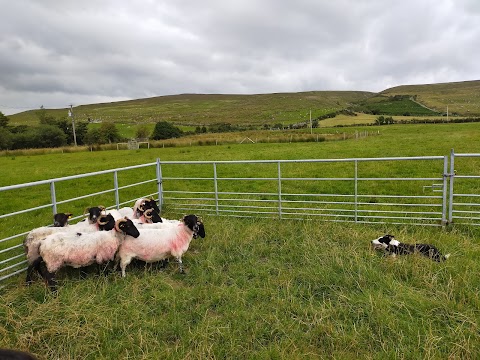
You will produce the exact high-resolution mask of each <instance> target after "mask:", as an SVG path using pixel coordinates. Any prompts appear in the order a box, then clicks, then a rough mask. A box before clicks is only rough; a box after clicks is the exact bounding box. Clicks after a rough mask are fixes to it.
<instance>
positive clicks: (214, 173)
mask: <svg viewBox="0 0 480 360" xmlns="http://www.w3.org/2000/svg"><path fill="white" fill-rule="evenodd" d="M213 186H214V188H215V212H216V214H217V215H218V183H217V163H215V162H214V163H213Z"/></svg>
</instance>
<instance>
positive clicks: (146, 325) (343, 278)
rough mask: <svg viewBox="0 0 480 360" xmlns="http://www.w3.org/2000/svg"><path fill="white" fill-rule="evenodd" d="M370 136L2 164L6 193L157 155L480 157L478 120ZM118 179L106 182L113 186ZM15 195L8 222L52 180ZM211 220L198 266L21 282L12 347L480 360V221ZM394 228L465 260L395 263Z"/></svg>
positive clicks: (5, 303) (94, 353) (7, 330)
mask: <svg viewBox="0 0 480 360" xmlns="http://www.w3.org/2000/svg"><path fill="white" fill-rule="evenodd" d="M360 130H364V128H363V127H360V128H355V127H352V128H345V129H340V130H339V129H334V128H330V129H321V130H320V129H318V131H322V132H323V133H332V134H335V133H336V132H337V131H347V132H355V131H360ZM368 130H370V131H373V132H377V135H376V136H368V137H363V138H358V139H356V140H355V139H348V140H345V141H343V140H339V141H324V142H299V143H256V144H252V143H244V144H228V145H216V146H215V145H213V146H189V145H186V146H177V147H168V148H167V147H166V148H154V149H150V150H147V149H140V150H122V151H94V152H64V153H54V154H46V155H35V152H30V153H29V152H28V151H26V152H25V153H24V155H8V154H6V155H5V156H0V167H1V169H2V172H3V173H4V174H8V176H2V177H0V186H5V185H11V184H16V183H22V182H28V181H35V180H42V179H49V178H56V177H61V176H67V175H73V174H78V173H84V172H91V171H98V170H104V169H112V168H117V167H123V166H128V165H135V164H141V163H147V162H154V161H155V159H156V158H157V157H159V158H161V159H162V160H240V159H305V158H331V159H334V158H352V157H386V156H420V155H448V154H449V152H450V150H451V149H452V148H454V149H455V151H456V152H458V153H461V152H473V153H480V142H479V141H478V139H479V138H480V128H479V127H478V125H477V124H428V125H427V124H412V125H390V126H383V127H369V128H368ZM52 164H53V165H55V166H52ZM463 169H467V170H468V171H469V173H472V172H473V173H475V172H479V169H480V166H478V164H476V163H473V162H467V163H465V164H462V163H460V162H459V163H458V170H459V171H460V172H461V171H462V170H463ZM331 171H336V169H332V170H331ZM418 171H422V169H418ZM109 181H111V180H109V179H106V178H105V179H103V178H102V179H100V182H101V183H99V185H102V186H103V185H104V184H105V183H108V182H109ZM93 185H95V184H93ZM80 191H81V187H80V184H76V183H72V186H71V187H70V188H69V189H66V190H64V194H63V195H62V196H66V197H68V196H75V194H77V193H78V192H80ZM45 194H46V196H45ZM3 195H4V194H2V204H0V209H1V210H0V213H1V214H4V213H6V212H8V211H11V210H12V209H19V208H25V207H29V206H30V205H31V204H32V203H35V202H37V203H38V202H41V201H46V202H48V201H49V198H48V197H49V195H48V186H46V188H45V189H44V191H39V192H38V193H37V194H35V195H33V196H28V195H26V194H23V193H21V192H17V193H15V194H13V195H9V196H8V197H5V196H3ZM44 198H45V199H44ZM99 201H100V200H99ZM105 205H109V204H105ZM164 215H165V216H167V217H174V216H177V215H178V214H171V213H168V212H166V213H165V214H164ZM199 215H202V214H199ZM26 220H29V219H26ZM203 220H204V223H205V227H206V233H207V236H206V238H205V239H203V240H200V239H199V240H194V241H193V242H192V246H191V249H190V250H189V251H188V252H187V254H186V256H185V258H184V264H185V267H186V269H187V274H186V275H180V274H178V272H177V266H176V264H175V263H173V262H171V263H170V264H169V266H167V267H166V268H165V269H160V268H158V267H157V266H147V267H144V266H143V265H139V264H138V265H137V266H129V267H128V268H127V277H126V278H125V279H122V278H121V277H120V276H119V274H117V273H114V272H109V271H106V272H105V273H104V274H100V275H98V274H96V272H95V269H87V271H86V273H82V272H80V271H78V270H73V269H70V270H65V271H62V272H61V274H59V279H60V290H59V294H58V296H57V297H53V296H52V295H50V294H49V293H48V291H47V290H46V289H45V286H44V285H43V283H42V282H41V281H40V280H38V281H37V282H35V284H34V285H33V286H31V287H29V288H26V287H24V286H23V275H21V276H19V277H18V278H14V279H12V281H11V282H10V283H9V285H8V286H7V287H6V288H5V289H2V290H0V291H1V293H0V347H9V348H17V349H23V350H29V351H31V352H33V353H35V354H36V355H37V356H38V357H39V358H40V359H57V358H58V359H118V358H122V359H158V358H169V359H205V358H212V359H214V358H227V359H305V358H335V359H359V358H362V359H363V358H364V359H420V358H422V359H446V358H450V359H476V358H478V356H479V355H480V353H479V350H478V346H479V344H480V330H479V319H480V316H479V315H480V301H479V297H478V293H479V291H480V281H479V279H478V276H477V274H478V272H479V270H480V265H479V262H478V256H479V255H480V246H479V244H478V241H477V239H478V236H479V235H480V229H478V228H476V227H462V226H455V227H452V228H449V229H446V230H443V229H441V228H426V227H419V226H406V225H404V226H402V225H360V224H348V223H342V224H340V223H338V224H337V223H325V222H317V221H312V220H308V219H306V220H303V221H295V220H283V221H279V220H271V219H270V220H266V219H234V218H218V217H213V216H204V219H203ZM35 221H37V222H40V221H45V219H43V220H42V217H40V216H39V217H38V218H37V219H35ZM30 224H33V223H30ZM39 224H40V223H39ZM9 231H11V229H10V226H8V227H6V226H2V227H0V238H1V237H4V236H6V234H7V233H8V232H9ZM386 232H389V233H392V234H394V235H396V237H397V238H398V239H400V240H403V241H405V242H425V243H431V244H434V245H437V246H438V247H439V248H440V249H441V251H443V252H444V253H451V254H452V256H451V258H450V259H449V260H448V261H447V262H445V263H435V262H432V261H430V260H429V259H426V258H422V257H419V256H410V257H400V258H397V259H391V258H385V257H382V256H381V254H379V253H375V252H373V251H372V250H371V249H370V248H369V242H370V241H371V240H372V239H373V238H376V237H378V236H380V235H382V234H384V233H386Z"/></svg>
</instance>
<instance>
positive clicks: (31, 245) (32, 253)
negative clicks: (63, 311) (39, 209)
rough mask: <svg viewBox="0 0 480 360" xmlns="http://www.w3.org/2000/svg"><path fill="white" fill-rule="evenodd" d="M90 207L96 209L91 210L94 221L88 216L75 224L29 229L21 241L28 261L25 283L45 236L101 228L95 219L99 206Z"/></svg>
mask: <svg viewBox="0 0 480 360" xmlns="http://www.w3.org/2000/svg"><path fill="white" fill-rule="evenodd" d="M91 209H96V210H93V211H92V214H93V216H92V219H93V218H94V219H95V223H91V222H90V221H91V220H90V216H89V217H88V218H86V219H85V220H84V221H80V222H78V223H76V224H72V225H68V226H64V227H51V226H41V227H39V228H35V229H33V230H31V231H30V232H29V233H28V234H27V236H26V237H25V240H24V241H23V248H24V250H25V255H26V257H27V262H28V268H27V276H26V278H25V282H26V284H27V285H30V284H31V282H32V275H33V271H34V270H35V266H34V265H33V264H34V262H35V260H37V259H38V258H39V257H40V252H39V247H40V244H41V243H42V241H44V240H45V238H46V237H47V236H49V235H52V234H59V233H66V232H93V231H97V230H102V229H101V226H100V225H99V224H98V223H97V220H98V219H100V217H97V210H98V209H100V208H99V207H95V208H91ZM37 270H38V269H37Z"/></svg>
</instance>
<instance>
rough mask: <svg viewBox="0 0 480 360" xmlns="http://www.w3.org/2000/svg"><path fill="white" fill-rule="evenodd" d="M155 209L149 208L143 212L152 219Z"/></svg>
mask: <svg viewBox="0 0 480 360" xmlns="http://www.w3.org/2000/svg"><path fill="white" fill-rule="evenodd" d="M152 213H153V209H147V210H145V212H144V213H143V216H145V217H146V218H147V219H151V218H152V216H153V214H152Z"/></svg>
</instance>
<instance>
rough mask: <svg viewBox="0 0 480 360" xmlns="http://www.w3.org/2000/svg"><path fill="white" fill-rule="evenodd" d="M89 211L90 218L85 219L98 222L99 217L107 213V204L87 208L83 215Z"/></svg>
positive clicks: (91, 222)
mask: <svg viewBox="0 0 480 360" xmlns="http://www.w3.org/2000/svg"><path fill="white" fill-rule="evenodd" d="M87 212H88V218H87V219H85V221H88V222H90V224H95V223H96V222H97V218H98V217H99V216H100V215H102V214H103V213H105V206H102V205H100V206H93V207H91V208H86V209H85V211H84V212H83V215H86V214H87Z"/></svg>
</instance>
